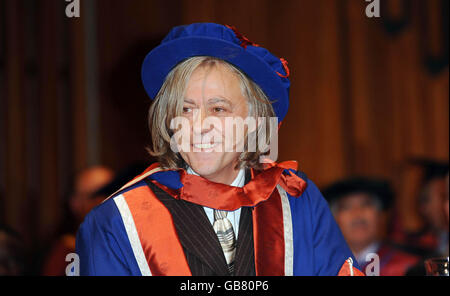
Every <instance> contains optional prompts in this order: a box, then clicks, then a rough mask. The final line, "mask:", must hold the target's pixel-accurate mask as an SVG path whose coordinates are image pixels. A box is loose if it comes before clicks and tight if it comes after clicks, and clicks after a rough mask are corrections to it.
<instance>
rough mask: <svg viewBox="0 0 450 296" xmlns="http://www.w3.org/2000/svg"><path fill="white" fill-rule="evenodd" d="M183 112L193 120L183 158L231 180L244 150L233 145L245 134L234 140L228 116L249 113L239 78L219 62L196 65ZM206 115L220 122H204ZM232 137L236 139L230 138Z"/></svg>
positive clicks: (203, 172) (200, 170)
mask: <svg viewBox="0 0 450 296" xmlns="http://www.w3.org/2000/svg"><path fill="white" fill-rule="evenodd" d="M182 115H183V117H185V118H187V119H188V120H189V123H190V129H189V136H188V137H189V139H190V147H189V148H190V149H189V151H187V152H186V151H183V149H180V150H181V151H180V154H181V156H182V157H183V159H184V160H185V161H186V163H187V164H188V165H189V166H190V167H191V168H192V169H193V170H194V171H195V172H196V173H198V174H199V175H201V176H203V177H205V178H207V179H209V180H211V181H214V182H218V183H225V184H230V183H231V182H232V181H233V179H234V177H235V176H236V173H237V170H235V169H234V167H235V166H236V164H237V161H238V157H239V155H240V154H241V151H236V149H233V147H234V146H236V144H237V142H236V140H238V141H242V140H243V138H240V139H236V140H234V139H235V137H233V130H232V129H226V128H225V118H227V117H228V118H236V117H241V118H243V119H245V118H246V117H247V115H248V107H247V99H246V98H245V97H244V96H243V94H242V92H241V87H240V82H239V78H238V77H237V76H236V75H235V74H234V73H232V72H231V71H230V70H229V69H227V68H226V67H225V66H223V65H220V64H218V65H217V66H214V67H212V68H205V67H199V68H197V69H196V70H195V71H194V72H193V73H192V76H191V78H190V80H189V82H188V85H187V88H186V94H185V99H184V104H183V114H182ZM207 117H209V119H212V118H214V120H215V121H214V120H212V121H208V122H210V123H211V122H212V123H214V122H216V123H219V124H214V125H209V124H208V125H205V124H204V121H205V118H207ZM226 139H227V140H226ZM230 139H233V140H232V141H231V142H230V141H229V140H230ZM226 143H231V146H230V145H228V144H227V146H226ZM230 148H231V149H230Z"/></svg>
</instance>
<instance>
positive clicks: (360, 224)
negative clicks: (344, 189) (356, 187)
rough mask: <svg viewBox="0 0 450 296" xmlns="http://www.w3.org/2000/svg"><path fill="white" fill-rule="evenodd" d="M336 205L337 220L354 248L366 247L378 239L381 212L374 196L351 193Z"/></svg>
mask: <svg viewBox="0 0 450 296" xmlns="http://www.w3.org/2000/svg"><path fill="white" fill-rule="evenodd" d="M336 206H337V209H336V210H335V218H336V222H337V223H338V224H339V227H340V228H341V230H342V234H343V235H344V237H345V239H346V241H347V243H348V244H349V246H350V248H351V249H352V250H354V249H362V248H365V247H367V246H368V245H369V244H371V243H373V242H374V241H375V240H376V239H377V232H378V223H379V220H380V212H379V209H378V207H377V205H376V202H375V200H374V199H373V198H372V197H370V196H369V195H368V194H365V193H355V194H350V195H347V196H345V197H341V198H340V199H339V201H337V205H336Z"/></svg>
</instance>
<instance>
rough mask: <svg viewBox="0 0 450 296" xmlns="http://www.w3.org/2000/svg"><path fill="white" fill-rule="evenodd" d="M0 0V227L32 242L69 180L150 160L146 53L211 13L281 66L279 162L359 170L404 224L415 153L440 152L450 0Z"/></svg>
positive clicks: (336, 172)
mask: <svg viewBox="0 0 450 296" xmlns="http://www.w3.org/2000/svg"><path fill="white" fill-rule="evenodd" d="M80 3H81V15H80V17H79V18H68V17H67V16H66V15H65V8H66V5H68V4H69V3H68V2H65V1H63V0H0V223H5V224H8V225H10V226H12V227H13V228H15V229H16V230H17V231H19V232H20V233H21V234H22V236H23V237H24V238H25V240H26V242H27V244H28V245H29V246H35V247H36V248H40V247H42V246H44V245H45V244H46V243H47V242H48V241H49V240H50V239H51V238H52V237H53V235H54V233H55V231H56V229H57V228H58V224H59V223H60V221H61V220H62V218H63V217H62V215H63V213H64V212H63V211H62V207H63V204H64V199H65V196H66V191H67V190H68V188H69V185H70V182H71V180H72V178H73V175H74V174H75V173H76V172H77V171H79V170H80V169H83V168H85V167H87V166H90V165H95V164H103V165H107V166H110V167H112V168H113V169H115V170H118V169H120V168H122V167H124V166H125V165H127V164H129V163H131V162H133V161H136V160H150V158H149V157H148V156H147V154H146V151H145V146H146V145H147V144H148V143H149V141H150V139H149V133H148V128H147V120H146V116H147V110H148V107H149V105H150V100H149V99H148V98H147V96H146V94H145V92H144V89H143V87H142V85H141V82H140V66H141V62H142V60H143V59H144V57H145V55H146V53H147V52H148V51H150V50H151V49H152V47H154V46H156V45H157V44H158V43H159V42H160V40H161V39H162V38H163V37H164V36H165V34H167V33H168V31H169V30H170V28H172V27H173V26H175V25H180V24H187V23H192V22H204V21H211V22H218V23H222V24H229V25H233V26H236V27H237V28H238V30H239V31H240V32H241V33H243V34H244V35H245V36H247V37H248V38H249V39H250V40H252V41H254V42H256V43H258V44H260V45H262V46H264V47H266V48H268V49H269V50H271V51H272V52H273V53H274V54H276V55H278V56H279V57H284V58H285V59H286V60H288V62H289V68H290V72H291V76H290V79H291V85H292V86H291V96H290V110H289V113H288V115H287V117H286V119H285V120H284V122H283V125H282V128H281V131H280V137H279V158H278V160H279V161H282V160H291V159H293V160H297V161H298V162H299V166H300V169H301V170H303V171H305V172H306V173H307V175H308V177H309V178H310V179H312V180H314V181H315V183H316V184H318V185H319V186H325V185H327V184H329V183H330V182H332V181H334V180H336V179H339V178H341V177H345V176H350V175H356V174H362V175H368V176H381V177H386V178H388V179H389V180H391V181H392V183H393V185H394V188H395V189H396V191H397V194H398V197H397V201H396V206H397V215H398V217H399V219H400V220H401V222H402V225H403V227H404V228H405V229H408V230H415V229H418V228H419V227H420V225H421V221H420V219H419V217H418V216H417V214H416V212H415V211H414V210H415V208H414V207H415V203H414V202H413V198H414V195H413V194H412V192H413V191H414V185H415V181H414V176H413V174H412V173H411V171H409V169H408V166H407V165H406V163H407V160H408V159H409V158H411V157H428V158H433V159H437V160H443V161H448V154H449V152H448V151H449V137H448V136H449V96H448V92H449V83H448V82H449V80H448V79H449V72H448V40H449V36H448V5H449V1H447V0H381V17H380V18H368V17H366V15H365V8H366V6H367V5H368V3H367V2H365V1H363V0H336V1H335V0H292V1H272V0H250V1H240V0H195V1H188V0H182V1H169V0H130V1H120V0H89V1H88V0H81V1H80Z"/></svg>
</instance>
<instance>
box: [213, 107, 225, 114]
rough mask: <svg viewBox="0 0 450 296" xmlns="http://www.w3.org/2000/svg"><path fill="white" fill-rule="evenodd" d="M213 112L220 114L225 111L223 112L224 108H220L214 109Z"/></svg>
mask: <svg viewBox="0 0 450 296" xmlns="http://www.w3.org/2000/svg"><path fill="white" fill-rule="evenodd" d="M213 111H214V112H215V113H222V112H225V111H226V110H225V108H222V107H214V108H213Z"/></svg>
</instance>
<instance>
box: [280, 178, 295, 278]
mask: <svg viewBox="0 0 450 296" xmlns="http://www.w3.org/2000/svg"><path fill="white" fill-rule="evenodd" d="M277 189H278V192H279V193H280V197H281V206H282V208H283V226H284V227H283V228H284V275H286V276H292V275H294V233H293V230H292V216H291V206H290V204H289V198H288V197H287V194H286V191H285V190H284V189H283V188H282V187H281V186H280V185H277Z"/></svg>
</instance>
